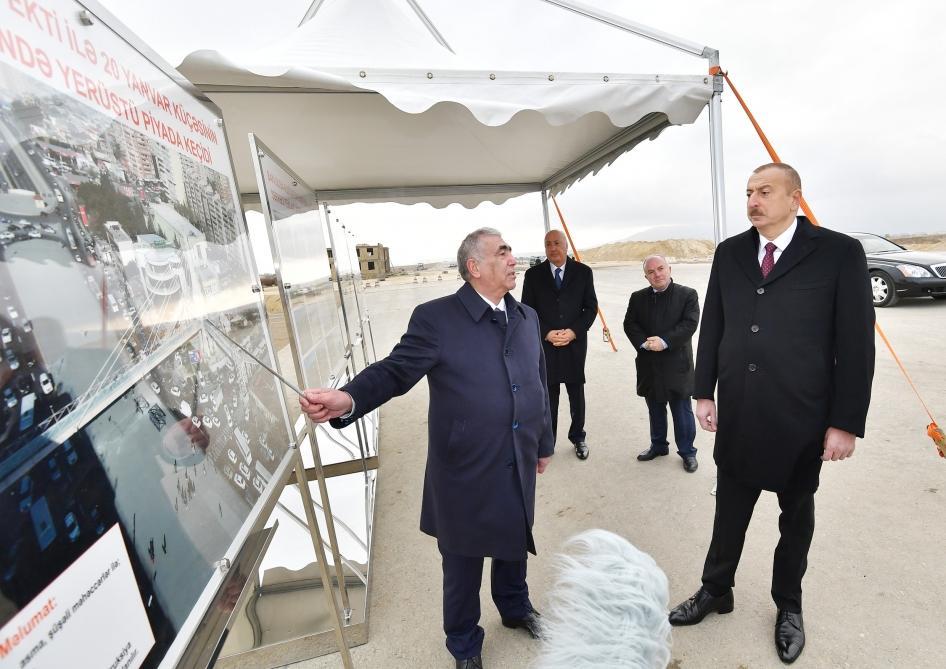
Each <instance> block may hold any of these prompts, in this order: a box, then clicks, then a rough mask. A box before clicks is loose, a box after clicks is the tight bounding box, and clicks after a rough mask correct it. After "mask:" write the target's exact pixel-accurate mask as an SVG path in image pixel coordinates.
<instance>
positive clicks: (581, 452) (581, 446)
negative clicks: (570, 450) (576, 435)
mask: <svg viewBox="0 0 946 669" xmlns="http://www.w3.org/2000/svg"><path fill="white" fill-rule="evenodd" d="M588 452H589V449H588V444H586V443H585V442H583V441H579V442H578V443H577V444H575V455H576V456H578V459H579V460H587V459H588Z"/></svg>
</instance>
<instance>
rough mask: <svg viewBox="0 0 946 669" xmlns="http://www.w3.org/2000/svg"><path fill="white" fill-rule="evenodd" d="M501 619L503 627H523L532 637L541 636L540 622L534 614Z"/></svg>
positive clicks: (537, 637) (539, 637)
mask: <svg viewBox="0 0 946 669" xmlns="http://www.w3.org/2000/svg"><path fill="white" fill-rule="evenodd" d="M502 621H503V627H508V628H510V629H524V630H525V631H526V632H528V633H529V636H531V637H532V638H533V639H541V638H542V624H541V623H540V622H539V621H538V619H537V618H536V617H535V616H530V617H528V618H518V619H512V618H503V619H502Z"/></svg>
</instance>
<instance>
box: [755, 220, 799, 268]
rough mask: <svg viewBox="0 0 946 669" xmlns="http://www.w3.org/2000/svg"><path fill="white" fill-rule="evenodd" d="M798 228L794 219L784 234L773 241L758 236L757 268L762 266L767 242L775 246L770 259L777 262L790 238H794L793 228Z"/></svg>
mask: <svg viewBox="0 0 946 669" xmlns="http://www.w3.org/2000/svg"><path fill="white" fill-rule="evenodd" d="M797 227H798V219H797V218H796V219H795V220H794V221H792V224H791V225H790V226H788V228H786V229H785V232H783V233H782V234H780V235H779V236H778V237H776V238H775V239H766V238H765V237H763V236H762V235H759V267H761V266H762V259H763V258H764V257H765V245H766V244H767V243H768V242H772V243H773V244H775V253H773V254H772V257H773V258H774V259H775V262H778V259H779V258H780V257H781V256H782V251H784V250H785V249H787V248H788V245H789V243H790V242H791V241H792V237H794V236H795V228H797Z"/></svg>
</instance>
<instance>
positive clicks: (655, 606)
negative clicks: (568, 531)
mask: <svg viewBox="0 0 946 669" xmlns="http://www.w3.org/2000/svg"><path fill="white" fill-rule="evenodd" d="M557 569H558V578H557V579H556V581H555V585H554V586H553V588H552V592H551V594H550V595H549V603H548V605H547V606H546V613H545V615H544V616H543V617H542V619H543V630H544V636H545V639H544V640H543V642H542V648H541V650H540V654H539V657H538V659H537V660H536V662H535V665H534V666H535V668H536V669H592V668H594V669H629V668H630V669H666V667H667V665H668V664H669V663H670V622H669V621H668V619H667V604H668V599H669V596H668V589H667V577H666V575H665V574H664V573H663V571H662V570H661V569H660V567H658V566H657V563H656V562H654V560H653V558H651V557H650V556H649V555H647V554H646V553H644V552H642V551H639V550H638V549H637V548H635V547H634V546H632V545H631V544H630V543H629V542H628V541H627V540H625V539H623V538H621V537H619V536H618V535H616V534H613V533H612V532H608V531H606V530H588V531H585V532H582V533H581V534H578V535H576V536H574V537H572V538H571V539H569V540H568V541H567V542H565V546H564V547H563V552H562V553H561V554H559V555H558V556H557Z"/></svg>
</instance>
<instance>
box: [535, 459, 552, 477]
mask: <svg viewBox="0 0 946 669" xmlns="http://www.w3.org/2000/svg"><path fill="white" fill-rule="evenodd" d="M551 461H552V456H551V455H550V456H549V457H547V458H539V464H537V465H536V466H535V471H536V472H538V473H539V474H541V473H542V472H544V471H545V470H546V468H547V467H548V466H549V462H551Z"/></svg>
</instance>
